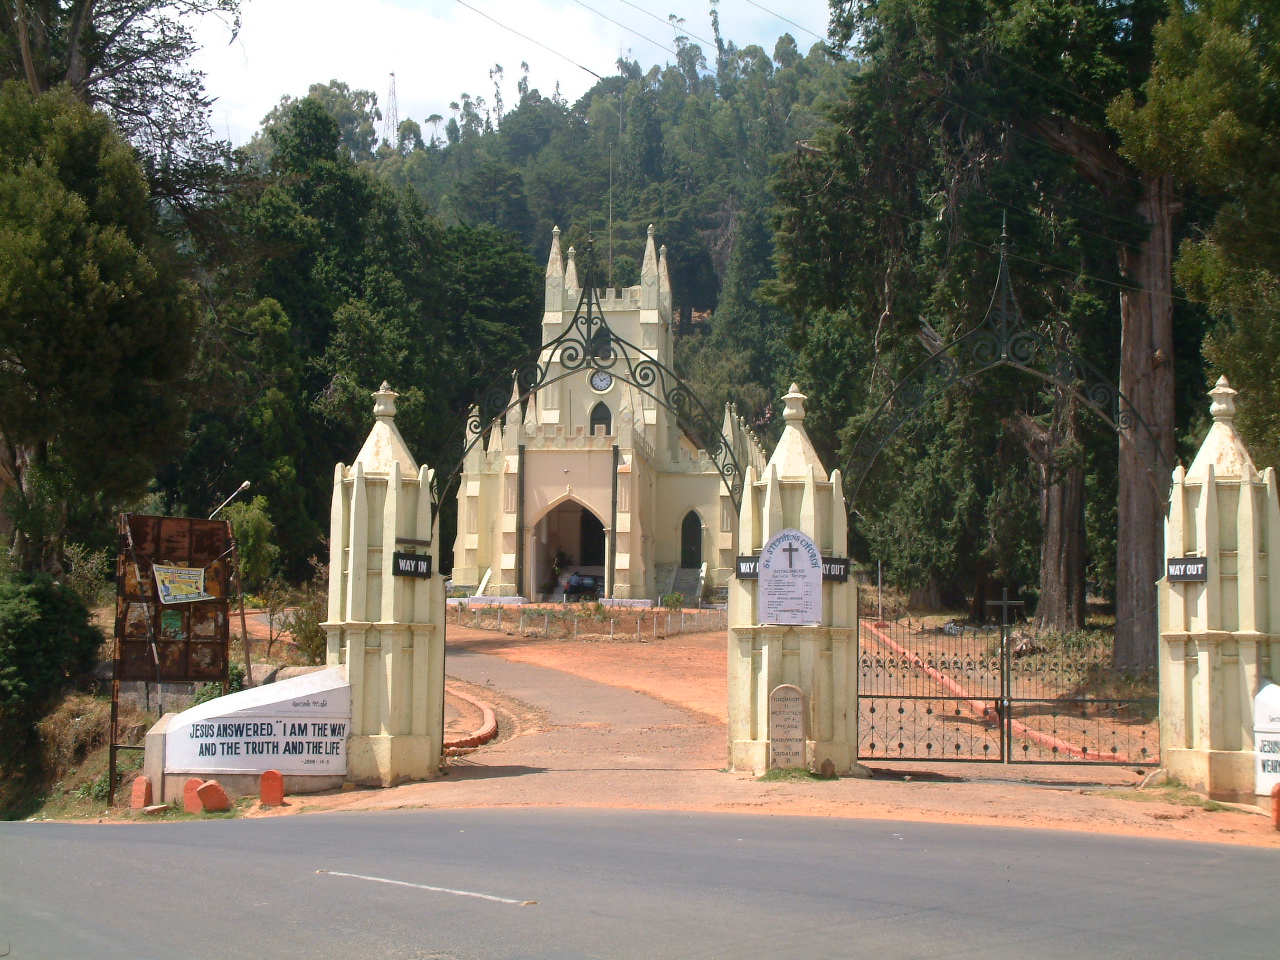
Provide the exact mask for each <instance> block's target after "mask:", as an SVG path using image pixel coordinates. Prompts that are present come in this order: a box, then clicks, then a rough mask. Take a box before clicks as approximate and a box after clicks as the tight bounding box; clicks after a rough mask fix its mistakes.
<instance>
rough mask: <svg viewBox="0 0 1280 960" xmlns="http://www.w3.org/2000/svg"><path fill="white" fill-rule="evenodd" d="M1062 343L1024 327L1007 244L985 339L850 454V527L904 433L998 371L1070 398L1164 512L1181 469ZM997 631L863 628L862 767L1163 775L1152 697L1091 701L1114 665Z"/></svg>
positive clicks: (914, 383)
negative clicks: (1117, 441)
mask: <svg viewBox="0 0 1280 960" xmlns="http://www.w3.org/2000/svg"><path fill="white" fill-rule="evenodd" d="M1061 332H1062V331H1054V332H1051V333H1046V332H1044V331H1043V330H1037V329H1035V328H1033V327H1030V326H1028V325H1027V323H1026V322H1025V320H1024V319H1023V317H1022V314H1021V312H1020V311H1019V309H1018V305H1017V301H1016V300H1015V298H1014V295H1013V289H1012V285H1011V283H1010V280H1009V269H1008V252H1007V237H1004V236H1002V237H1001V239H1000V272H999V278H998V280H997V284H996V289H995V293H994V295H993V297H992V300H991V305H990V307H989V308H988V310H987V313H986V316H984V317H983V320H982V322H981V323H980V324H978V326H976V327H975V328H974V329H972V330H970V331H969V332H967V333H965V334H963V335H961V336H959V337H957V338H956V339H955V340H953V341H951V342H950V343H948V344H946V345H945V346H943V347H940V348H939V349H937V350H936V351H934V352H933V353H931V354H930V355H929V357H928V358H927V359H926V360H924V362H922V363H921V364H919V365H918V366H916V367H915V368H914V369H913V370H911V372H910V373H908V374H907V376H906V377H904V378H903V379H902V381H901V382H900V383H898V384H897V386H896V387H895V388H894V389H893V390H892V391H891V392H890V393H889V395H888V396H887V397H886V398H885V399H884V401H883V402H882V403H881V404H880V406H879V407H878V408H877V409H876V411H875V413H874V414H873V415H872V417H871V419H870V421H869V422H868V423H867V424H866V426H864V427H863V429H862V432H861V433H860V434H859V435H858V438H857V440H856V441H855V442H854V447H853V451H852V453H851V454H850V456H849V459H848V461H847V463H846V469H845V477H846V483H847V484H848V487H847V494H848V497H847V499H848V504H849V511H850V516H852V515H853V511H854V509H855V507H856V506H857V495H858V491H859V490H860V488H861V486H862V484H863V481H864V480H865V479H866V477H867V474H868V473H869V472H870V471H871V468H872V466H874V464H875V461H876V458H877V457H878V456H879V455H880V453H881V451H883V450H884V448H885V446H886V445H887V444H888V442H889V441H890V440H891V439H892V438H893V437H894V436H895V435H896V434H897V432H898V431H899V430H900V429H901V428H902V427H903V426H904V425H905V424H906V423H907V422H908V421H909V420H911V418H912V417H914V416H915V415H916V414H917V413H918V412H919V411H920V410H921V409H922V408H923V407H924V406H925V405H926V404H928V403H929V402H930V401H931V400H932V399H934V398H935V397H937V396H938V395H939V394H941V393H943V392H945V391H946V390H948V389H950V388H952V387H954V386H956V385H958V384H960V383H963V382H965V381H968V380H971V379H973V378H974V377H977V376H979V375H980V374H982V373H985V372H987V371H990V370H994V369H996V368H998V367H1012V368H1014V369H1017V370H1021V371H1023V372H1025V373H1028V374H1031V375H1032V376H1035V377H1038V378H1040V379H1041V380H1044V381H1045V382H1047V383H1050V384H1052V385H1053V386H1055V387H1057V388H1059V389H1062V390H1066V391H1068V392H1070V393H1072V394H1073V395H1074V396H1075V397H1076V398H1077V399H1079V400H1080V401H1081V402H1083V403H1084V404H1085V405H1086V406H1087V407H1089V408H1090V409H1091V410H1093V412H1094V413H1095V414H1097V415H1098V416H1099V417H1100V418H1101V419H1102V420H1103V421H1105V422H1106V423H1107V424H1108V425H1109V426H1110V427H1111V428H1112V429H1113V430H1115V432H1116V434H1117V435H1119V436H1120V438H1121V439H1122V441H1123V442H1125V443H1128V444H1129V445H1130V446H1131V447H1132V448H1133V449H1134V450H1135V451H1136V452H1137V453H1138V455H1139V457H1140V458H1141V459H1142V460H1143V461H1144V463H1145V465H1146V468H1147V475H1148V478H1149V479H1150V480H1151V482H1152V484H1153V485H1154V486H1155V488H1156V490H1157V492H1158V493H1159V494H1160V495H1161V498H1162V500H1163V502H1165V503H1166V504H1167V503H1168V492H1169V487H1170V485H1171V483H1172V466H1171V464H1169V462H1168V460H1167V458H1166V457H1165V455H1164V453H1163V451H1162V450H1161V449H1160V444H1159V442H1158V441H1157V439H1156V437H1155V436H1154V434H1153V433H1152V432H1151V429H1150V428H1149V427H1148V426H1147V424H1146V422H1145V421H1144V420H1143V419H1142V416H1141V415H1140V414H1139V413H1138V411H1137V410H1135V409H1134V407H1133V405H1132V403H1130V401H1129V399H1128V398H1127V397H1126V396H1125V395H1124V394H1123V393H1121V392H1120V390H1119V389H1118V388H1117V387H1116V386H1115V385H1114V384H1113V383H1111V382H1110V381H1109V380H1107V378H1106V377H1104V376H1103V375H1102V374H1101V373H1100V372H1099V371H1098V370H1097V368H1096V367H1094V366H1093V365H1092V364H1090V363H1089V362H1088V361H1087V360H1085V359H1084V358H1083V357H1081V356H1080V355H1079V354H1077V353H1075V352H1074V351H1072V350H1071V349H1070V348H1069V347H1067V346H1066V344H1065V343H1064V342H1063V338H1062V336H1061ZM1014 605H1018V604H1017V603H1016V602H1015V601H1009V600H1008V598H1007V596H1006V598H1005V600H1004V601H1001V602H997V603H996V604H995V606H1000V607H1002V609H1001V616H1000V619H1001V621H1002V627H1001V629H1000V630H999V632H998V633H996V632H994V631H990V630H985V629H979V630H974V629H973V628H970V627H967V626H965V625H963V624H952V625H950V628H949V629H945V630H943V631H941V632H937V631H932V632H931V631H927V630H926V629H925V627H924V625H923V621H921V622H920V623H917V624H913V623H912V621H911V620H910V619H908V620H907V622H906V623H905V624H904V623H902V622H901V621H895V622H892V623H890V622H884V621H874V620H873V619H864V618H861V617H860V618H859V621H858V627H859V628H858V640H859V678H858V707H859V711H858V712H859V721H858V727H859V741H860V742H859V749H858V757H859V759H861V760H924V761H938V760H960V761H966V762H973V761H987V762H1004V763H1103V764H1106V763H1111V764H1123V765H1139V766H1150V765H1154V764H1158V763H1159V732H1158V722H1157V719H1158V716H1159V709H1158V701H1157V699H1156V697H1155V694H1154V690H1150V691H1142V690H1140V688H1139V687H1138V686H1134V687H1133V689H1132V690H1130V691H1129V695H1126V696H1123V697H1115V696H1111V697H1109V698H1106V697H1099V696H1096V695H1086V694H1083V693H1081V692H1080V691H1082V690H1084V689H1086V688H1087V681H1088V678H1090V677H1093V676H1096V675H1099V674H1100V673H1102V672H1105V670H1106V669H1107V667H1108V666H1109V664H1110V654H1109V653H1107V654H1105V655H1102V654H1100V653H1099V652H1098V651H1096V650H1089V649H1081V650H1068V649H1066V648H1063V649H1059V650H1049V649H1044V648H1041V647H1039V646H1038V645H1037V643H1036V641H1035V639H1034V638H1029V637H1028V636H1027V635H1025V634H1024V635H1022V637H1021V638H1020V639H1019V640H1018V642H1017V644H1015V642H1014V640H1013V639H1012V638H1011V634H1010V631H1009V619H1008V613H1009V609H1008V608H1009V607H1010V606H1014Z"/></svg>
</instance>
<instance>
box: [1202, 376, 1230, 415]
mask: <svg viewBox="0 0 1280 960" xmlns="http://www.w3.org/2000/svg"><path fill="white" fill-rule="evenodd" d="M1209 396H1211V397H1213V403H1212V404H1210V405H1209V413H1210V414H1211V415H1212V416H1213V420H1214V422H1215V423H1231V422H1232V421H1233V420H1235V418H1236V391H1235V390H1233V389H1231V384H1230V383H1228V382H1227V378H1226V377H1219V378H1218V382H1217V383H1216V384H1214V386H1213V389H1212V390H1210V391H1209Z"/></svg>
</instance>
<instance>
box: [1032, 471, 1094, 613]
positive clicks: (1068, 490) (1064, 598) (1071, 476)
mask: <svg viewBox="0 0 1280 960" xmlns="http://www.w3.org/2000/svg"><path fill="white" fill-rule="evenodd" d="M1040 528H1041V530H1042V531H1043V533H1042V534H1041V539H1040V600H1039V602H1038V603H1037V604H1036V626H1037V627H1038V628H1040V629H1042V630H1055V631H1057V630H1081V629H1083V628H1084V615H1085V601H1084V575H1085V549H1084V464H1082V463H1073V464H1071V465H1070V466H1067V467H1063V468H1060V469H1059V470H1058V471H1057V475H1056V477H1054V479H1053V480H1052V482H1049V483H1045V482H1043V481H1042V482H1041V485H1040Z"/></svg>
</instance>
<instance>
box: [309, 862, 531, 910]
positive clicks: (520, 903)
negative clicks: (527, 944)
mask: <svg viewBox="0 0 1280 960" xmlns="http://www.w3.org/2000/svg"><path fill="white" fill-rule="evenodd" d="M316 873H327V874H329V876H331V877H351V878H352V879H353V880H372V881H373V882H374V883H391V884H395V885H396V886H397V887H413V888H414V889H415V890H430V891H431V892H432V893H452V894H454V895H455V896H458V897H476V898H477V899H479V900H492V901H494V902H495V903H512V904H515V905H516V906H517V907H532V906H536V905H537V903H538V901H537V900H511V899H508V898H507V897H495V896H494V895H493V894H491V893H475V892H473V891H471V890H452V889H450V888H449V887H430V886H427V884H425V883H409V882H408V881H407V880H388V879H387V878H386V877H366V876H365V875H364V874H363V873H341V872H339V871H337V870H317V871H316Z"/></svg>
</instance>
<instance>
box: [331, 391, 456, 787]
mask: <svg viewBox="0 0 1280 960" xmlns="http://www.w3.org/2000/svg"><path fill="white" fill-rule="evenodd" d="M373 397H374V400H375V403H374V408H373V412H374V417H375V421H374V424H373V429H372V430H371V431H370V433H369V437H368V439H367V440H365V443H364V446H363V447H362V448H361V450H360V453H359V454H358V455H357V456H356V459H355V462H353V463H352V464H351V466H349V467H348V466H344V465H343V464H341V463H339V464H338V465H337V466H336V467H335V468H334V474H333V507H332V514H331V520H330V527H329V530H330V533H329V615H328V619H327V621H326V622H325V624H324V628H325V631H326V633H327V634H328V651H327V658H326V659H327V663H328V665H329V666H331V667H333V666H342V667H344V668H345V669H346V672H347V681H348V682H349V683H350V685H351V736H350V739H349V740H348V742H347V780H348V781H351V782H354V783H362V784H368V785H381V786H391V785H392V784H395V783H400V782H403V781H405V780H425V779H428V778H430V777H433V776H435V775H436V774H437V773H438V772H439V768H440V758H441V754H442V751H443V745H444V729H443V705H444V630H443V623H444V609H445V602H444V581H443V579H442V578H441V576H440V571H439V559H440V558H439V543H438V540H439V538H438V536H437V534H438V533H439V518H438V517H437V516H435V514H434V511H433V510H432V503H431V484H432V479H433V473H434V471H432V470H428V469H427V468H426V467H425V466H423V467H419V466H418V465H417V464H416V463H415V462H414V460H413V457H412V456H411V455H410V453H409V449H408V447H407V446H406V445H405V442H404V438H403V437H401V436H400V431H399V430H398V429H397V428H396V424H395V414H396V406H395V400H396V394H395V393H393V392H392V391H391V389H390V388H389V387H388V386H387V384H386V383H383V385H382V389H381V390H379V391H378V392H377V393H375V394H373ZM397 553H399V554H401V556H402V557H404V555H406V554H409V555H413V556H414V557H415V558H416V559H414V560H413V561H412V562H406V564H405V568H404V569H403V570H402V569H400V568H399V567H397V565H396V559H395V558H396V554H397ZM405 559H406V561H407V558H405ZM424 561H425V563H424ZM428 571H429V576H423V574H424V573H427V572H428Z"/></svg>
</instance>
